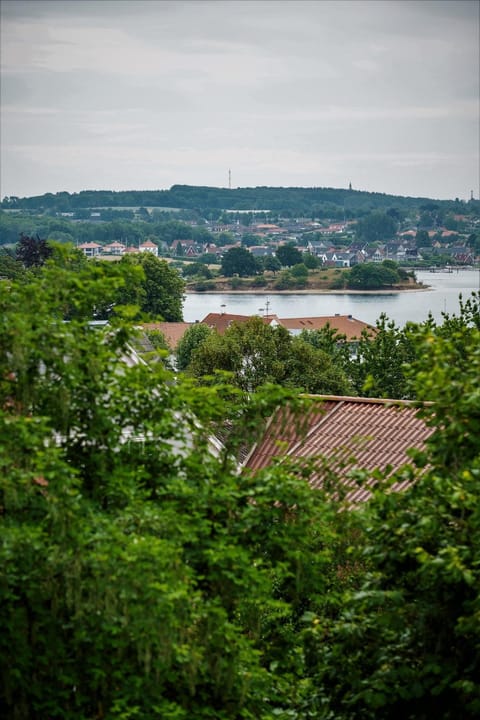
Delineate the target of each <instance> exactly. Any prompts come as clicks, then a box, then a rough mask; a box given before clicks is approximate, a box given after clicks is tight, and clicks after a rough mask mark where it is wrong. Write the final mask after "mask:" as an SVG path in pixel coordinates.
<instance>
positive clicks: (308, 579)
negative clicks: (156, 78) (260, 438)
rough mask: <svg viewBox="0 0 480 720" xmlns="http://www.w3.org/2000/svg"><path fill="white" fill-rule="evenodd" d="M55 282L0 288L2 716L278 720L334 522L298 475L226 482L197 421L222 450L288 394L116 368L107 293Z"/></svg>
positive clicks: (251, 431) (46, 274) (222, 457)
mask: <svg viewBox="0 0 480 720" xmlns="http://www.w3.org/2000/svg"><path fill="white" fill-rule="evenodd" d="M119 264H120V263H119ZM71 275H72V273H70V271H68V270H65V269H64V268H62V269H61V268H59V267H58V266H56V267H53V266H49V267H46V269H45V271H44V270H42V271H41V273H40V275H39V276H38V277H36V278H33V279H32V280H31V282H30V283H24V284H22V285H17V284H16V283H10V284H9V288H8V289H7V288H6V287H4V285H2V284H0V310H1V312H0V318H1V321H0V438H1V441H0V494H1V508H2V512H1V515H0V525H1V534H0V537H1V542H0V568H1V571H0V572H1V582H0V656H1V660H2V663H1V668H2V683H1V685H0V703H1V706H2V711H3V716H4V717H5V718H7V720H10V719H12V720H13V719H15V720H27V719H29V718H32V717H35V718H38V719H39V720H47V719H48V720H55V719H56V718H66V717H68V718H70V719H71V720H77V719H78V720H83V719H84V718H94V717H101V716H104V717H129V718H143V717H151V716H152V713H153V714H154V715H155V716H157V717H160V718H179V719H180V718H181V719H183V720H187V719H188V718H198V719H199V720H200V719H201V718H205V720H207V718H219V719H220V718H232V717H238V718H241V717H243V718H249V717H250V718H252V717H255V718H259V719H261V720H270V718H272V717H282V716H283V717H289V716H291V712H293V710H294V706H295V704H296V696H297V688H296V682H297V680H296V678H297V677H298V676H299V674H300V673H301V667H302V661H301V657H300V653H299V651H300V647H299V645H298V637H299V630H300V628H301V618H302V616H303V614H304V612H305V610H307V609H309V610H311V611H312V612H317V611H320V608H321V606H322V602H323V601H322V596H323V595H324V594H325V592H326V591H327V588H328V587H330V585H331V584H332V583H334V582H336V580H335V574H336V566H335V563H333V564H332V562H331V553H332V547H333V544H334V538H335V531H334V525H335V522H337V520H336V518H339V519H340V520H341V518H340V515H341V514H338V513H337V512H336V510H334V509H333V507H332V506H331V504H328V503H327V502H324V501H323V500H321V496H320V494H319V493H312V492H311V490H310V488H309V487H308V484H307V482H306V481H305V478H304V477H301V476H300V475H299V474H298V473H292V472H290V471H288V470H284V469H283V468H278V469H276V470H274V469H271V470H268V471H265V472H264V473H260V474H258V475H256V476H255V477H252V476H251V475H250V474H246V473H242V472H240V473H239V472H238V467H237V464H236V462H235V461H234V458H233V456H232V455H231V454H230V452H228V453H227V452H220V453H218V451H217V452H216V453H212V452H211V451H210V449H209V448H210V447H211V444H210V431H209V428H210V427H212V423H216V424H222V423H223V422H224V420H225V418H229V419H230V420H231V421H232V423H233V425H232V427H233V429H234V430H235V428H237V429H238V433H237V440H235V439H234V438H235V435H234V436H233V437H232V439H231V441H230V444H229V448H230V450H231V449H232V448H235V447H236V443H239V442H240V441H242V442H245V441H246V440H248V438H249V437H250V438H251V439H253V438H254V437H255V433H256V432H258V428H259V427H260V426H261V425H262V424H263V423H264V421H265V420H266V418H267V417H268V415H269V414H270V413H271V412H272V410H273V408H274V407H276V406H277V405H278V403H282V402H283V401H284V400H285V399H287V398H289V399H290V400H291V402H292V403H295V402H296V399H295V396H294V395H292V394H287V393H285V392H282V391H280V390H279V389H278V388H272V387H270V388H265V390H264V391H263V392H262V393H261V394H259V395H256V396H249V397H248V398H245V396H244V395H243V394H242V393H241V392H239V391H236V390H235V389H234V388H232V387H222V386H218V387H216V388H198V387H192V385H191V384H190V383H184V382H182V379H181V377H179V378H177V380H176V381H175V382H174V378H173V376H172V375H171V373H169V372H167V371H166V370H165V368H164V367H163V366H162V365H161V363H156V364H153V365H146V364H144V363H135V362H132V351H131V347H132V342H133V336H132V330H131V327H130V325H129V324H128V323H127V322H126V321H125V320H123V319H122V318H121V317H120V316H118V317H116V318H114V319H113V320H112V323H111V324H110V325H109V326H108V327H106V328H104V329H102V328H93V327H92V326H91V324H90V323H89V320H88V317H89V312H88V309H89V307H90V306H91V303H92V297H96V296H101V295H102V294H103V295H105V294H109V293H110V292H111V291H112V290H115V287H110V286H108V287H105V284H106V283H107V284H109V279H108V278H107V279H106V278H105V276H100V274H99V272H98V267H96V266H95V264H91V263H89V264H88V265H87V267H86V268H85V273H84V275H83V276H82V277H81V278H80V277H79V276H78V275H77V278H76V282H75V283H72V282H71ZM67 293H68V294H69V295H70V301H71V303H72V305H73V306H74V307H76V308H77V309H78V313H77V316H76V317H75V318H74V319H72V320H71V321H70V322H68V323H65V322H64V321H63V318H62V313H63V304H64V298H65V295H66V294H67ZM81 309H84V311H85V312H84V313H81V312H80V310H81ZM297 405H299V409H300V407H301V403H298V402H297Z"/></svg>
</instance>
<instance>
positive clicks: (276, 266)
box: [262, 255, 282, 275]
mask: <svg viewBox="0 0 480 720" xmlns="http://www.w3.org/2000/svg"><path fill="white" fill-rule="evenodd" d="M262 264H263V268H264V270H268V271H269V272H273V274H274V275H275V274H276V273H277V272H278V271H279V270H281V269H282V264H281V262H280V260H279V259H278V258H277V257H275V255H266V256H265V257H264V258H262Z"/></svg>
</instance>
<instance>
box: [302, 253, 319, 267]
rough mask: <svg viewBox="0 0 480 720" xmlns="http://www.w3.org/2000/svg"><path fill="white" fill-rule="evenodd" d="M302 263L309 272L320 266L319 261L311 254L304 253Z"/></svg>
mask: <svg viewBox="0 0 480 720" xmlns="http://www.w3.org/2000/svg"><path fill="white" fill-rule="evenodd" d="M302 262H303V264H304V265H305V266H306V267H307V268H308V269H309V270H315V269H316V268H317V267H318V266H319V265H320V260H319V258H318V257H317V256H316V255H312V253H304V254H303V255H302Z"/></svg>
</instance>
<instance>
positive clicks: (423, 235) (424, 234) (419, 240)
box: [415, 230, 432, 248]
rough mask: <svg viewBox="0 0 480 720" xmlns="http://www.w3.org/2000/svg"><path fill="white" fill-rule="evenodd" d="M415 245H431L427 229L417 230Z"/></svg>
mask: <svg viewBox="0 0 480 720" xmlns="http://www.w3.org/2000/svg"><path fill="white" fill-rule="evenodd" d="M415 242H416V244H417V247H419V248H420V247H432V240H431V238H430V235H429V234H428V231H427V230H417V234H416V235H415Z"/></svg>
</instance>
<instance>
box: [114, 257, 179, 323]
mask: <svg viewBox="0 0 480 720" xmlns="http://www.w3.org/2000/svg"><path fill="white" fill-rule="evenodd" d="M123 264H126V265H133V266H139V267H140V268H141V269H142V271H143V275H144V278H143V280H142V282H141V284H140V288H137V289H136V290H135V289H134V288H131V290H134V294H137V298H136V301H139V305H140V309H141V311H142V313H144V314H146V315H149V316H151V317H153V318H161V319H163V320H165V321H167V322H179V321H181V320H183V309H182V308H183V292H184V290H185V282H184V281H183V279H182V277H181V276H180V274H179V273H178V271H177V270H176V269H175V268H173V267H170V266H169V264H168V263H167V261H166V260H161V259H159V258H157V257H155V256H154V255H152V253H148V252H143V253H139V254H136V255H126V256H124V257H122V259H121V261H120V265H123ZM138 293H139V294H138ZM120 301H122V302H124V303H127V302H131V292H127V293H126V294H125V295H124V296H123V297H122V296H121V297H120Z"/></svg>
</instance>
